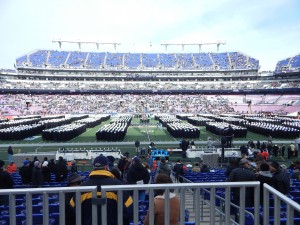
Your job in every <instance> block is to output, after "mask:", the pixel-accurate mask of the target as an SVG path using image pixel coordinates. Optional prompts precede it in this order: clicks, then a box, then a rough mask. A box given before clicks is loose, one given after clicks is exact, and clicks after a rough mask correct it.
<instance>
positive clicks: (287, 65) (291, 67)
mask: <svg viewBox="0 0 300 225" xmlns="http://www.w3.org/2000/svg"><path fill="white" fill-rule="evenodd" d="M291 72H300V54H299V55H296V56H293V57H289V58H287V59H283V60H281V61H279V62H278V63H277V65H276V69H275V73H291Z"/></svg>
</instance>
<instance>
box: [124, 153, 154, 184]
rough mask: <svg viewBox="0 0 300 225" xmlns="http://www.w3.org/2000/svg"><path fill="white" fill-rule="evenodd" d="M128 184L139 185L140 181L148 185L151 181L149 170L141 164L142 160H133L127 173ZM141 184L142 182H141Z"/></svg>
mask: <svg viewBox="0 0 300 225" xmlns="http://www.w3.org/2000/svg"><path fill="white" fill-rule="evenodd" d="M126 178H127V179H126V180H127V183H128V184H137V182H138V181H143V182H142V183H144V184H148V183H149V180H150V175H149V172H148V170H147V169H146V168H145V167H144V166H143V164H142V163H141V159H140V158H139V157H138V156H135V157H134V158H133V159H132V164H131V166H130V168H129V169H128V172H127V177H126ZM140 183H141V182H140Z"/></svg>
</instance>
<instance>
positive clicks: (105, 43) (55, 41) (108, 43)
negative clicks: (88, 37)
mask: <svg viewBox="0 0 300 225" xmlns="http://www.w3.org/2000/svg"><path fill="white" fill-rule="evenodd" d="M52 42H53V43H58V45H59V48H60V50H61V46H62V43H71V44H78V47H79V50H81V45H82V44H95V45H96V47H97V49H99V45H100V44H101V45H113V46H114V49H115V50H116V49H117V46H118V45H121V43H119V42H101V41H82V40H67V39H64V40H62V39H60V38H55V39H53V40H52Z"/></svg>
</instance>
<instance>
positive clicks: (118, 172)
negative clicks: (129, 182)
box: [110, 167, 124, 183]
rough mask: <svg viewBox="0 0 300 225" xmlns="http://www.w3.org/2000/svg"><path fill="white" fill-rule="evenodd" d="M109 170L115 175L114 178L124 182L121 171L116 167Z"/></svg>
mask: <svg viewBox="0 0 300 225" xmlns="http://www.w3.org/2000/svg"><path fill="white" fill-rule="evenodd" d="M110 172H111V173H112V174H113V175H114V176H115V178H117V179H118V180H120V181H122V182H123V183H124V181H123V180H122V179H121V172H120V170H119V169H118V168H117V167H114V168H112V169H111V170H110Z"/></svg>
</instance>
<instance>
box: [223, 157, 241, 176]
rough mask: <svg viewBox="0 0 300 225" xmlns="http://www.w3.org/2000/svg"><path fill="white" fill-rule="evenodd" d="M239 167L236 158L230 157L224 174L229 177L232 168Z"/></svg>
mask: <svg viewBox="0 0 300 225" xmlns="http://www.w3.org/2000/svg"><path fill="white" fill-rule="evenodd" d="M238 167H239V162H238V160H237V158H232V159H231V160H230V162H229V165H228V167H227V169H226V172H225V175H226V177H229V175H230V173H231V171H232V170H234V169H236V168H238Z"/></svg>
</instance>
